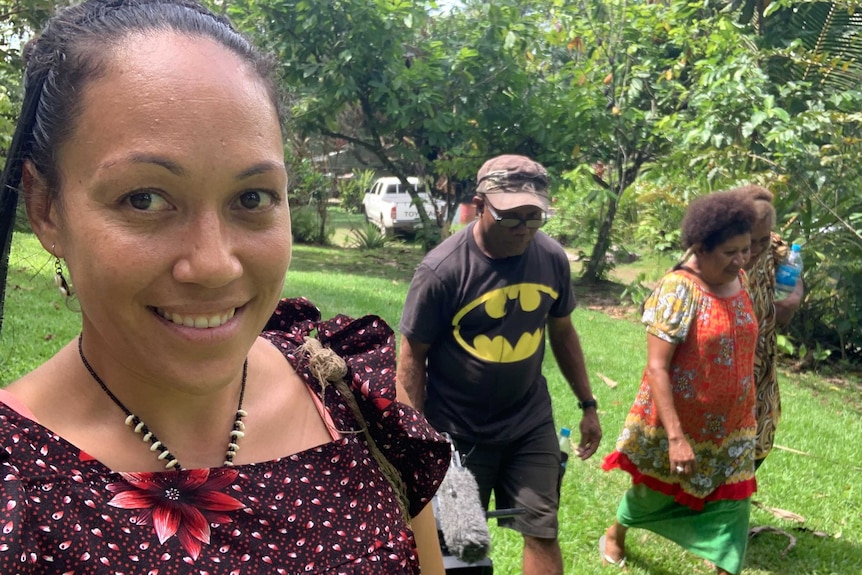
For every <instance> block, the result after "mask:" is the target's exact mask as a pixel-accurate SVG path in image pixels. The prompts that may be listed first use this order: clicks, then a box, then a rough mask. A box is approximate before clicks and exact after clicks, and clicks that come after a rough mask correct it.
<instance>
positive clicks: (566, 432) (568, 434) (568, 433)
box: [560, 427, 572, 437]
mask: <svg viewBox="0 0 862 575" xmlns="http://www.w3.org/2000/svg"><path fill="white" fill-rule="evenodd" d="M560 435H562V436H563V437H571V436H572V430H571V429H569V428H568V427H563V428H561V429H560Z"/></svg>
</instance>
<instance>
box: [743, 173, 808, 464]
mask: <svg viewBox="0 0 862 575" xmlns="http://www.w3.org/2000/svg"><path fill="white" fill-rule="evenodd" d="M736 189H737V190H738V191H739V192H741V193H743V194H745V195H747V196H749V197H750V198H751V199H752V200H753V201H754V207H755V209H756V210H757V220H756V221H755V222H754V226H753V227H752V228H751V259H749V260H748V263H747V264H746V266H745V271H746V273H747V274H748V280H749V290H750V292H751V299H752V301H753V302H754V313H755V314H757V321H758V324H759V328H760V331H759V335H758V338H757V353H756V354H755V356H754V381H755V388H756V390H757V401H756V404H755V405H756V417H757V444H756V448H755V455H754V458H755V459H754V468H755V469H759V468H760V466H761V465H762V464H763V461H764V460H765V459H766V456H767V455H769V452H770V451H772V446H773V444H774V442H775V430H776V428H777V426H778V421H779V419H780V417H781V395H780V393H779V389H778V373H777V371H776V368H775V362H776V358H777V353H778V351H777V350H778V346H777V339H778V336H777V330H776V328H777V327H783V326H786V325H788V324H789V323H790V320H791V319H792V318H793V314H794V313H796V310H797V309H798V308H799V306H800V304H801V303H802V297H803V295H804V288H803V284H802V276H801V275H800V277H799V279H798V280H797V281H796V287H795V288H794V289H793V291H792V292H791V293H790V294H789V295H787V297H784V298H779V297H776V291H775V288H776V286H775V272H776V270H777V269H778V266H780V265H781V262H782V261H783V260H784V259H785V258H786V257H787V255H788V251H789V249H788V247H789V246H788V245H787V244H786V243H785V242H784V241H782V239H781V237H780V236H779V235H778V234H776V233H775V232H773V231H772V228H773V227H774V226H775V207H774V206H773V195H772V192H770V191H769V190H767V189H766V188H763V187H761V186H755V185H749V186H743V187H740V188H736Z"/></svg>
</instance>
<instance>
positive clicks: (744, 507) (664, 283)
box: [599, 191, 757, 575]
mask: <svg viewBox="0 0 862 575" xmlns="http://www.w3.org/2000/svg"><path fill="white" fill-rule="evenodd" d="M755 214H756V212H755V208H754V204H753V203H752V201H751V199H750V198H748V197H746V196H744V195H742V194H740V193H738V192H733V191H728V192H717V193H713V194H709V195H706V196H703V197H701V198H698V199H697V200H695V201H694V202H692V204H691V205H690V206H689V207H688V209H687V210H686V215H685V218H684V219H683V223H682V239H683V244H684V247H685V248H687V249H688V251H687V256H686V258H685V259H684V260H683V261H682V262H680V263H679V264H678V265H677V266H676V267H675V268H674V269H673V270H672V271H671V272H670V273H668V274H667V275H665V277H664V278H662V280H661V282H660V284H659V286H658V287H657V288H656V289H655V290H654V291H653V293H652V294H651V295H650V296H649V298H647V301H646V302H645V303H644V313H643V323H644V324H646V331H647V365H646V367H645V369H644V372H643V377H642V379H641V385H640V389H639V390H638V395H637V398H636V399H635V401H634V404H633V405H632V407H631V410H630V411H629V414H628V417H627V418H626V422H625V426H624V428H623V431H622V433H621V434H620V436H619V439H618V440H617V444H616V450H615V451H614V452H613V453H611V454H610V455H608V456H607V457H606V458H605V461H604V464H603V466H602V467H603V469H605V470H611V469H617V468H619V469H622V470H623V471H626V472H628V473H629V474H631V477H632V484H633V486H632V488H631V489H630V490H628V491H627V492H626V493H625V495H624V496H623V498H622V501H621V502H620V505H619V509H618V510H617V518H616V521H615V522H614V524H613V525H611V526H610V527H609V528H608V529H607V531H606V532H605V534H604V535H603V536H601V537H600V539H599V552H600V556H601V560H602V562H603V563H610V564H613V565H617V566H619V567H622V566H624V565H625V561H626V557H625V550H626V534H627V532H628V530H629V529H630V528H632V527H639V528H643V529H649V530H650V531H653V532H655V533H658V534H659V535H662V536H664V537H666V538H668V539H670V540H671V541H674V542H676V543H678V544H679V545H681V546H683V547H684V548H685V549H687V550H689V551H691V552H693V553H695V554H697V555H699V556H701V557H703V558H704V559H706V560H707V561H709V562H710V563H712V564H713V565H715V567H716V573H718V575H728V574H737V573H739V572H740V571H741V570H742V565H743V559H744V556H745V549H746V545H747V542H748V519H749V513H750V511H751V495H752V494H753V493H754V491H755V489H756V483H755V480H754V437H755V430H756V426H755V421H754V402H755V396H754V378H753V373H754V350H755V345H756V342H757V318H756V317H755V315H754V308H753V306H752V302H751V297H750V295H749V293H748V290H747V289H746V277H745V272H743V271H742V270H743V267H744V266H745V263H746V262H747V261H748V256H749V249H750V242H751V228H752V225H753V224H754V221H755Z"/></svg>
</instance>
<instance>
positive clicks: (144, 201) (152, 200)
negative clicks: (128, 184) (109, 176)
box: [126, 192, 168, 212]
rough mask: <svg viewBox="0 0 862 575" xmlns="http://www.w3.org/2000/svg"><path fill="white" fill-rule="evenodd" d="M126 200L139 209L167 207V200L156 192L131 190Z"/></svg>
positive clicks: (151, 209)
mask: <svg viewBox="0 0 862 575" xmlns="http://www.w3.org/2000/svg"><path fill="white" fill-rule="evenodd" d="M126 200H127V201H128V202H129V205H130V206H132V207H133V208H134V209H136V210H141V211H148V212H151V211H157V210H164V209H167V208H168V202H167V201H165V199H164V198H163V197H162V196H161V195H160V194H158V193H156V192H133V193H131V194H129V195H128V196H127V198H126Z"/></svg>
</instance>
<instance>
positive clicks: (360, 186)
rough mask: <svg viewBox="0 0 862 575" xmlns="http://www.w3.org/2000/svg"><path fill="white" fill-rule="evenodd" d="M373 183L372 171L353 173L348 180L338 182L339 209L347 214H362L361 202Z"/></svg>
mask: <svg viewBox="0 0 862 575" xmlns="http://www.w3.org/2000/svg"><path fill="white" fill-rule="evenodd" d="M373 182H374V171H373V170H362V171H360V172H355V173H354V174H353V177H352V178H351V179H349V180H341V181H340V182H339V189H338V197H339V200H340V202H341V207H342V208H343V209H344V211H345V212H347V213H348V214H359V213H361V212H362V200H363V199H364V198H365V192H366V191H367V190H369V189H370V188H371V184H372V183H373Z"/></svg>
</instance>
